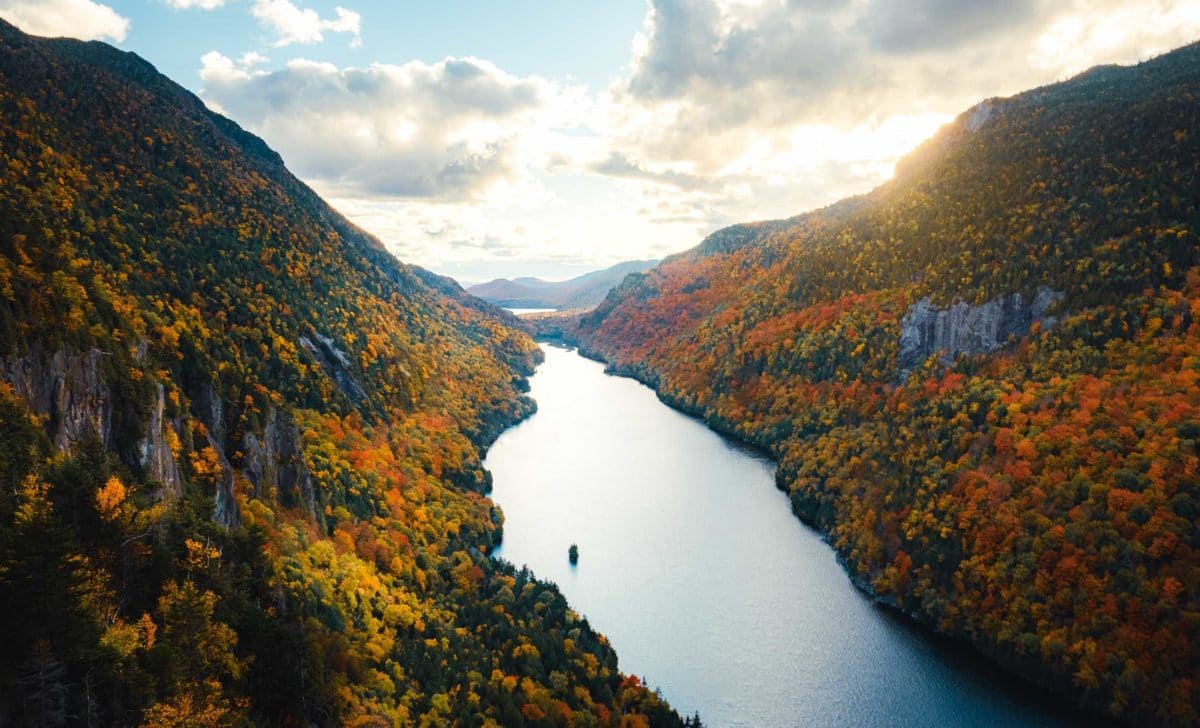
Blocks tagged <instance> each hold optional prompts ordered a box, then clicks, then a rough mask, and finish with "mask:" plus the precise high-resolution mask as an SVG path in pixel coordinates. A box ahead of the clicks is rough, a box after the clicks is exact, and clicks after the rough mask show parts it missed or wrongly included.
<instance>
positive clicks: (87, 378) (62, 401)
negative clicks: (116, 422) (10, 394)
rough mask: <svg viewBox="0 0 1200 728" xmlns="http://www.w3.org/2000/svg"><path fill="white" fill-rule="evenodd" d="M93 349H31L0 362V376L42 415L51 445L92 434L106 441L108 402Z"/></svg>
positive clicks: (98, 353)
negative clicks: (48, 353)
mask: <svg viewBox="0 0 1200 728" xmlns="http://www.w3.org/2000/svg"><path fill="white" fill-rule="evenodd" d="M104 356H105V353H104V352H103V351H100V350H99V349H89V350H88V351H85V352H83V353H75V352H71V351H67V350H66V349H60V350H58V351H56V352H54V354H53V355H51V356H50V357H48V358H47V357H45V356H43V353H42V351H41V350H40V349H36V348H35V349H34V350H32V351H30V352H29V353H28V354H26V355H25V356H23V357H19V358H10V359H8V360H5V361H2V362H0V376H2V377H3V379H4V380H5V381H7V382H8V383H10V384H11V385H12V386H13V389H15V390H16V392H17V395H18V396H20V397H21V399H23V400H25V402H26V403H27V404H28V405H29V408H30V409H32V410H33V411H34V412H35V413H36V414H38V415H42V416H45V417H46V418H47V419H48V429H49V433H50V437H51V440H52V441H53V442H54V446H55V447H57V448H58V449H60V450H66V449H67V448H69V447H70V446H71V445H72V444H74V443H77V442H80V441H82V440H88V439H91V438H95V439H97V440H99V441H100V442H101V443H103V444H104V445H105V446H108V445H111V442H112V401H111V398H110V392H109V389H108V386H107V385H106V384H105V382H104V376H103V373H102V372H101V371H100V363H101V358H102V357H104Z"/></svg>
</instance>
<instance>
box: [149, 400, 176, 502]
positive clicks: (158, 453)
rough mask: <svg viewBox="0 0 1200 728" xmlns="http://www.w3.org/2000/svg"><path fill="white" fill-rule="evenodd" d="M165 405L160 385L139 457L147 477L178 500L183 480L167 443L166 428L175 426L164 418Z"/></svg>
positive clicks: (166, 493) (169, 495) (151, 409)
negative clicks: (161, 485) (159, 484)
mask: <svg viewBox="0 0 1200 728" xmlns="http://www.w3.org/2000/svg"><path fill="white" fill-rule="evenodd" d="M165 405H166V402H165V401H164V398H163V385H162V384H158V385H157V386H156V387H155V400H154V406H153V407H151V408H150V422H149V424H148V425H147V427H146V437H145V439H143V440H142V442H141V443H140V446H139V448H138V455H139V457H140V459H141V464H142V468H143V469H144V470H145V472H146V476H147V477H148V478H150V479H151V480H157V481H158V482H160V483H162V484H163V487H164V494H165V495H167V496H168V497H172V498H178V497H179V496H180V495H182V493H183V478H182V477H181V476H180V475H179V466H178V464H176V462H175V453H173V452H172V451H171V447H170V444H169V443H168V442H167V437H166V434H167V432H166V428H168V427H174V424H173V423H171V422H168V421H166V420H165V419H164V418H163V412H164V410H165ZM175 434H178V433H177V432H176V433H175Z"/></svg>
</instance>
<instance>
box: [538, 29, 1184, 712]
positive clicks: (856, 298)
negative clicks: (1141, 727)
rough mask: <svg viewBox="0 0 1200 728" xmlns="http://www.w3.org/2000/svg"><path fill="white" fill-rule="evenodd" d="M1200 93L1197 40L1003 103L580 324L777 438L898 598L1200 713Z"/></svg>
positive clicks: (1043, 674) (1038, 670)
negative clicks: (865, 181) (859, 189)
mask: <svg viewBox="0 0 1200 728" xmlns="http://www.w3.org/2000/svg"><path fill="white" fill-rule="evenodd" d="M1198 100H1200V44H1192V45H1189V46H1185V47H1183V48H1181V49H1178V50H1176V51H1173V52H1171V53H1168V54H1164V55H1163V56H1160V57H1158V58H1155V59H1152V60H1150V61H1146V62H1143V63H1140V64H1137V65H1134V66H1128V67H1120V68H1112V67H1106V68H1099V69H1093V70H1091V71H1087V72H1084V73H1082V74H1079V75H1078V76H1076V77H1074V78H1073V79H1071V80H1068V81H1065V82H1062V83H1059V84H1053V85H1050V86H1046V87H1041V88H1038V89H1034V90H1031V91H1028V92H1025V93H1022V94H1017V95H1015V96H1012V97H1009V98H1006V99H989V100H986V101H984V102H981V104H978V105H976V106H974V107H972V108H971V109H968V110H966V111H964V112H963V113H962V114H960V115H959V116H958V117H956V119H955V120H954V121H953V122H951V123H950V124H948V125H947V126H945V127H943V128H942V129H941V130H940V131H939V132H938V133H937V134H935V135H934V136H933V137H932V138H931V139H930V140H928V141H926V142H924V143H923V144H921V145H920V146H919V147H918V148H917V149H916V150H914V152H913V153H912V154H910V155H909V156H908V157H906V158H905V159H904V160H902V161H901V163H899V164H898V165H897V171H896V175H895V177H894V179H893V180H891V181H889V182H887V183H885V184H884V185H881V186H880V187H879V188H877V189H876V190H874V191H872V192H870V193H867V194H866V195H862V196H859V197H855V198H851V199H849V200H846V201H843V202H840V203H835V204H834V205H832V206H830V207H826V208H823V209H821V210H815V211H812V212H809V213H805V214H803V215H800V216H797V217H795V218H790V219H789V220H787V221H784V222H782V223H780V222H775V223H768V224H767V225H766V228H767V230H766V232H761V231H760V230H759V229H756V228H736V227H735V228H731V229H726V230H728V231H729V234H730V235H731V242H730V243H729V244H725V243H724V242H723V239H722V237H721V235H720V234H717V236H716V238H715V239H714V243H715V244H702V245H701V246H699V247H697V248H693V249H692V250H690V251H687V252H684V253H681V254H678V255H676V256H672V258H670V259H668V260H667V261H664V262H663V264H661V265H660V266H659V267H658V268H655V269H653V270H651V271H648V272H647V273H645V274H641V275H638V276H631V277H630V278H628V279H627V280H626V281H625V282H623V283H622V284H621V285H620V286H618V287H617V288H615V289H614V290H613V291H612V292H611V293H610V294H609V296H608V297H607V299H606V300H605V301H604V302H603V303H601V304H600V305H599V306H597V307H596V309H594V310H593V311H591V312H589V313H584V314H582V315H580V316H578V317H576V318H575V321H574V324H573V325H572V324H570V323H569V322H565V321H564V319H563V317H559V318H558V319H556V320H555V321H554V322H553V323H554V326H555V327H556V329H555V332H556V333H558V334H559V335H561V336H562V337H563V338H566V339H568V340H569V341H573V342H575V343H577V344H579V346H580V347H581V350H582V351H583V352H585V353H586V354H588V355H590V356H593V357H596V358H600V359H601V360H603V361H606V362H607V363H608V365H609V367H610V368H611V369H612V370H614V371H616V372H618V373H622V374H626V375H630V376H634V377H636V378H638V379H640V380H642V381H644V382H646V383H648V384H650V385H651V386H653V387H654V388H655V389H656V390H657V391H658V392H659V395H660V397H661V398H663V399H664V400H665V401H667V402H668V403H670V404H672V405H674V406H676V407H678V408H680V409H683V410H684V411H687V412H691V413H693V414H695V415H697V416H700V417H702V418H704V419H705V420H706V421H707V422H708V423H709V424H710V426H712V427H714V428H716V429H719V430H722V431H724V432H728V433H731V434H733V435H734V436H736V437H738V438H740V439H743V440H747V441H749V442H751V443H753V444H755V445H757V446H759V447H763V448H765V449H767V450H769V451H770V452H771V453H772V454H773V455H774V456H775V457H776V459H777V460H778V461H779V470H778V473H777V480H778V484H779V486H780V488H781V489H783V490H785V491H786V492H787V493H788V494H789V496H790V497H791V500H792V505H793V510H794V511H795V512H796V514H797V515H798V516H799V517H800V518H802V519H803V520H805V521H806V522H808V523H811V524H813V525H814V526H816V527H817V528H819V529H820V530H821V531H822V532H823V533H824V534H825V535H826V538H827V539H828V540H829V542H830V544H831V545H832V546H833V547H834V548H835V550H836V551H837V552H838V556H839V558H840V559H841V560H842V562H843V564H844V565H845V566H846V568H847V570H848V572H849V574H850V576H851V578H852V579H853V580H854V581H855V583H857V584H860V585H861V586H863V587H864V588H865V589H866V590H867V591H868V592H870V593H871V594H873V595H874V596H875V597H876V598H878V599H880V600H881V601H884V602H885V603H888V604H891V605H893V606H895V607H897V608H899V609H901V610H902V611H904V612H906V613H908V614H909V615H911V616H913V617H915V618H916V619H918V620H919V621H922V622H924V623H925V624H926V625H928V626H930V627H932V628H934V629H937V630H939V631H941V632H943V633H946V634H949V635H952V636H955V637H958V638H960V639H963V640H966V641H969V642H971V643H972V644H973V645H974V646H975V647H976V648H977V649H979V650H980V651H982V652H984V653H985V654H987V655H989V656H990V657H992V658H993V659H995V660H996V661H997V662H999V663H1000V664H1002V665H1004V666H1006V667H1008V668H1009V669H1012V670H1014V671H1016V672H1018V673H1020V674H1023V675H1024V676H1026V677H1027V678H1028V679H1031V680H1033V681H1034V682H1037V683H1039V684H1042V685H1045V686H1049V687H1052V688H1053V689H1055V690H1057V691H1058V692H1060V693H1061V694H1064V695H1066V696H1068V697H1069V698H1070V699H1071V700H1072V701H1073V702H1075V703H1076V704H1079V705H1083V706H1086V707H1088V708H1090V709H1092V710H1095V711H1098V712H1100V713H1105V714H1108V715H1110V716H1113V717H1117V718H1121V719H1125V720H1135V721H1139V722H1155V723H1160V724H1186V723H1190V722H1194V721H1196V720H1198V719H1200V716H1198V715H1197V714H1196V707H1195V706H1197V705H1200V693H1198V692H1197V684H1196V682H1195V681H1194V679H1193V676H1194V675H1195V674H1196V673H1197V671H1198V670H1200V632H1198V629H1200V567H1198V566H1197V565H1198V564H1200V531H1198V529H1197V525H1196V521H1195V518H1194V515H1195V514H1196V513H1197V511H1196V509H1195V504H1196V503H1197V502H1200V492H1198V491H1197V481H1196V472H1197V468H1198V467H1200V459H1198V457H1197V443H1196V438H1195V436H1196V435H1198V434H1200V388H1197V386H1196V382H1197V366H1198V365H1200V362H1198V361H1197V359H1196V357H1195V356H1194V352H1195V351H1196V350H1198V349H1200V326H1198V325H1197V323H1196V321H1197V316H1198V315H1200V303H1198V301H1200V254H1198V249H1200V238H1198V237H1197V230H1198V229H1200V211H1198V209H1197V202H1196V200H1197V197H1196V195H1195V190H1196V189H1198V184H1200V139H1197V137H1196V134H1195V130H1194V123H1193V121H1192V120H1194V119H1195V118H1196V117H1197V114H1198V113H1200V101H1198ZM773 225H778V227H772V226H773ZM719 232H720V231H719ZM710 237H711V236H710ZM1039 297H1040V300H1041V303H1039V302H1038V301H1039ZM1006 322H1007V323H1006ZM993 329H994V330H993ZM999 332H1003V333H1004V336H1003V338H1000V337H999V336H998V335H997V334H998V333H999ZM997 339H999V340H997ZM902 342H905V349H904V357H903V359H902V357H901V354H902ZM938 347H945V348H943V349H941V350H937V349H938ZM916 360H920V361H916ZM902 362H903V363H902ZM906 367H911V370H910V371H909V373H908V374H907V376H902V375H903V374H904V372H903V370H904V369H905V368H906ZM1168 411H1169V412H1170V413H1171V414H1170V415H1166V414H1165V413H1166V412H1168Z"/></svg>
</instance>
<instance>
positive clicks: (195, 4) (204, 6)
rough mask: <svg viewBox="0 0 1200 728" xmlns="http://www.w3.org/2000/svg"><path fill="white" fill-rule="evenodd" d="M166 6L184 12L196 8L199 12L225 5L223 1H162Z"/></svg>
mask: <svg viewBox="0 0 1200 728" xmlns="http://www.w3.org/2000/svg"><path fill="white" fill-rule="evenodd" d="M163 1H164V2H165V3H166V4H167V5H170V6H171V7H173V8H179V9H181V10H186V9H188V8H198V9H200V10H216V9H217V8H219V7H221V6H222V5H224V4H225V0H163Z"/></svg>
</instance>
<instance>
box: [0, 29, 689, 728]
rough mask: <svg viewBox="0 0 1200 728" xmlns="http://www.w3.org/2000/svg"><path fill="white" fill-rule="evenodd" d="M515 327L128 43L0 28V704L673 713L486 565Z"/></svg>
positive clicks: (518, 406) (534, 720) (495, 515)
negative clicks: (407, 254) (298, 174)
mask: <svg viewBox="0 0 1200 728" xmlns="http://www.w3.org/2000/svg"><path fill="white" fill-rule="evenodd" d="M514 323H515V319H514V318H513V317H511V316H509V315H507V314H505V313H503V312H501V311H499V310H498V309H495V308H493V307H491V306H488V305H486V304H483V303H481V302H479V301H478V300H476V299H474V298H472V297H470V296H468V295H467V294H465V292H463V291H462V290H461V289H460V288H459V287H458V286H457V285H456V284H454V283H453V282H451V281H449V280H447V279H443V278H440V277H438V276H434V275H432V274H429V273H428V272H426V271H422V270H420V269H416V268H412V267H410V266H406V265H404V264H401V263H399V262H397V261H396V260H395V259H393V258H392V257H391V255H389V254H388V253H386V252H385V251H384V250H383V248H382V246H381V245H380V244H379V242H378V241H377V240H375V239H374V238H372V237H370V236H369V235H367V234H365V233H364V232H362V231H361V230H359V229H358V228H356V227H354V226H353V225H351V224H350V223H349V222H347V221H346V220H345V219H344V218H343V217H342V216H340V215H339V214H338V213H337V212H335V211H334V210H332V209H331V208H330V207H328V206H327V205H326V204H325V203H324V202H322V201H321V200H320V199H319V198H318V197H317V196H316V195H315V194H313V192H312V191H311V190H309V189H308V188H307V187H306V186H305V185H303V184H302V183H301V182H299V181H298V180H297V179H296V178H295V177H293V176H292V175H291V174H290V173H289V172H288V171H287V170H286V169H285V168H284V166H283V163H282V161H281V160H280V158H279V157H278V155H276V154H275V153H274V152H272V151H271V150H270V149H268V148H267V146H266V145H265V144H264V143H263V142H262V141H261V140H259V139H257V138H256V137H254V136H252V135H250V134H248V133H246V132H244V131H242V130H241V129H239V128H238V127H237V126H236V125H235V124H233V123H232V122H230V121H229V120H228V119H225V118H223V117H221V116H219V115H217V114H214V113H212V112H211V111H209V110H208V109H206V108H205V107H204V105H203V104H202V103H201V102H200V101H199V100H198V99H197V98H196V97H194V96H193V95H191V94H190V93H188V92H187V91H185V90H184V89H182V88H180V87H179V86H177V85H175V84H174V83H172V82H171V81H169V80H168V79H166V78H165V77H163V76H161V75H159V74H158V73H156V72H155V70H154V69H153V68H152V67H151V66H150V65H149V64H147V63H146V62H144V61H143V60H141V59H140V58H138V57H137V56H134V55H132V54H128V53H123V52H120V51H118V50H115V49H113V48H111V47H109V46H106V45H103V44H100V43H80V42H77V41H69V40H44V39H37V38H31V37H29V36H26V35H24V34H22V33H20V32H19V31H17V30H16V29H14V28H13V27H12V26H10V25H7V24H5V23H3V22H2V21H0V482H2V483H3V485H4V487H3V488H2V489H0V594H3V595H4V598H3V603H2V606H0V612H2V618H0V644H3V645H4V648H3V650H2V654H0V723H3V724H8V723H9V722H10V721H11V722H14V723H15V724H21V725H24V724H29V725H63V724H68V723H70V724H75V725H96V724H114V725H136V724H139V723H144V724H146V725H189V726H209V725H212V726H216V725H244V724H248V723H262V724H268V725H312V724H319V725H367V724H371V725H375V724H381V723H382V724H410V723H417V722H420V723H422V724H429V725H444V724H450V723H456V724H464V725H466V724H470V725H496V724H504V725H518V724H525V723H529V724H549V723H555V724H559V723H570V722H577V723H579V724H581V725H591V724H599V725H616V724H617V722H618V721H619V720H620V719H621V717H622V716H625V717H626V719H628V720H634V721H647V720H648V721H649V722H650V723H661V724H678V723H679V722H680V721H679V719H678V717H677V716H676V715H675V714H674V713H673V712H672V711H670V709H669V708H667V707H666V706H665V705H663V704H662V703H661V702H660V701H659V700H658V699H657V697H656V696H654V695H653V694H651V693H649V692H648V691H646V690H645V689H644V688H642V687H641V686H640V685H639V683H638V682H637V680H636V679H626V678H625V677H624V676H622V675H620V674H619V672H618V671H617V663H616V656H615V655H614V653H613V651H612V650H611V649H610V648H609V646H608V644H607V642H606V641H605V640H604V639H603V638H602V637H601V636H599V635H597V634H596V633H595V632H593V631H592V630H591V629H590V628H589V627H588V624H587V622H586V621H585V620H583V619H582V618H580V617H579V616H578V615H576V614H575V613H574V612H572V611H571V610H570V609H568V607H567V605H566V603H565V601H564V599H563V598H562V596H561V595H560V594H558V592H557V590H556V589H555V588H554V587H553V586H550V585H547V584H544V583H541V582H538V581H536V580H534V579H533V578H532V576H531V575H530V574H529V573H527V572H516V571H514V570H513V569H512V567H511V566H509V565H507V564H504V563H495V562H493V561H491V560H490V559H489V558H488V557H487V553H488V551H489V550H490V549H491V547H492V546H493V545H494V544H495V543H496V542H497V540H498V539H499V537H500V532H501V525H500V524H501V520H502V519H501V515H500V513H499V512H498V511H497V510H496V509H495V508H494V507H493V506H492V504H491V502H490V501H489V500H488V499H487V498H486V496H485V493H486V492H487V491H488V489H489V479H488V476H487V474H486V473H485V472H484V471H483V470H482V468H481V467H480V456H481V453H482V451H483V450H484V448H486V447H487V445H488V444H489V443H490V442H491V441H492V440H493V439H494V438H495V437H496V435H497V434H498V433H499V432H500V431H501V430H502V429H503V428H504V427H506V426H507V425H509V424H511V423H512V422H514V421H515V420H517V419H519V418H520V417H522V416H524V415H526V414H528V413H529V412H530V411H532V408H533V404H532V402H531V401H530V400H529V399H528V398H527V397H525V396H523V394H522V392H523V391H524V390H525V389H526V386H527V385H526V382H525V379H524V376H525V375H527V374H528V373H530V372H531V371H532V367H533V364H534V363H535V360H536V359H537V357H538V352H537V349H536V347H535V346H534V344H533V342H532V341H530V339H529V338H528V337H527V336H526V335H525V334H524V333H523V332H521V331H520V330H518V329H515V328H512V324H514Z"/></svg>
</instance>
